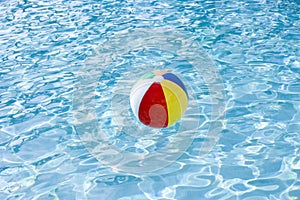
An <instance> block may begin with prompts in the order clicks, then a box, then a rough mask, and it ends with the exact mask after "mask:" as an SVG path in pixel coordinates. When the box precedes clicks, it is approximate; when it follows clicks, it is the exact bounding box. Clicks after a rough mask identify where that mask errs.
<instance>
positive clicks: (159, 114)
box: [130, 71, 188, 128]
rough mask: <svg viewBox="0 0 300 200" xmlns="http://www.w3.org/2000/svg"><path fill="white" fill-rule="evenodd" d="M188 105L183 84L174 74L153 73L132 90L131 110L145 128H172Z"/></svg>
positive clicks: (143, 77)
mask: <svg viewBox="0 0 300 200" xmlns="http://www.w3.org/2000/svg"><path fill="white" fill-rule="evenodd" d="M187 105H188V93H187V90H186V88H185V86H184V84H183V82H182V81H181V80H180V79H179V78H178V77H177V76H176V75H175V74H173V73H170V72H164V71H153V72H148V73H146V74H144V75H143V76H142V77H141V79H140V80H138V81H137V83H136V84H135V85H134V86H133V87H132V89H131V93H130V106H131V109H132V111H133V114H134V115H135V116H136V117H137V118H138V120H139V121H140V122H142V123H143V124H144V125H146V126H150V127H153V128H165V127H168V126H171V125H173V124H175V123H176V122H177V121H178V120H179V119H180V118H181V117H182V115H183V114H184V112H185V110H186V109H187Z"/></svg>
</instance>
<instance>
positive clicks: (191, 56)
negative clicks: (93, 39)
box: [73, 28, 225, 174]
mask: <svg viewBox="0 0 300 200" xmlns="http://www.w3.org/2000/svg"><path fill="white" fill-rule="evenodd" d="M137 49H142V50H145V49H158V50H159V51H167V52H172V53H173V54H175V55H177V56H178V57H179V58H180V59H181V60H186V61H187V62H188V63H189V64H190V65H191V66H192V69H191V71H192V72H193V73H194V74H197V75H198V76H201V77H202V79H203V80H204V82H205V84H206V85H207V87H208V89H209V95H210V98H211V102H212V103H211V105H212V109H211V120H210V122H209V123H210V124H209V125H210V126H209V128H208V130H207V134H206V140H205V141H204V142H203V143H202V146H201V150H200V153H199V155H200V156H201V155H204V154H205V153H207V152H210V151H211V150H212V148H213V147H214V145H215V144H216V142H217V141H218V138H219V135H220V132H221V130H222V128H223V122H222V119H223V115H224V110H225V103H224V101H225V96H224V93H223V92H224V88H223V84H222V80H221V78H220V76H219V74H218V72H217V70H216V68H215V65H214V64H213V62H212V61H211V59H210V58H209V56H208V55H207V53H205V51H204V50H203V49H202V48H201V46H200V45H199V44H198V43H197V42H195V41H193V40H191V39H189V38H188V37H187V36H185V35H184V34H180V33H178V32H177V31H176V30H174V29H172V28H164V29H160V28H152V29H142V28H141V29H136V30H134V31H132V32H125V33H120V34H116V35H114V36H112V37H110V38H109V39H108V40H107V41H105V42H103V43H102V44H101V45H100V46H99V47H98V48H96V49H95V55H93V56H92V57H90V58H89V59H88V60H87V61H86V64H85V66H84V67H83V68H82V69H81V71H80V73H79V74H78V75H79V76H78V78H79V83H78V85H77V88H76V90H75V93H74V98H73V112H74V119H75V124H76V129H77V131H78V133H79V135H80V138H81V140H82V142H83V144H84V145H85V146H86V147H87V149H88V150H89V151H90V152H91V154H92V155H93V156H94V157H95V158H97V159H98V160H99V162H101V163H102V164H105V165H107V166H109V167H111V168H112V169H114V170H115V171H121V172H126V173H133V174H147V173H155V174H158V173H159V170H161V169H163V168H165V167H166V166H169V165H172V164H174V162H175V161H176V160H177V159H178V158H179V157H180V156H181V155H182V154H183V153H184V152H185V151H186V149H187V148H188V147H189V146H190V145H191V143H192V141H193V138H194V135H195V134H196V133H198V132H199V120H200V114H199V112H198V111H199V99H197V97H196V95H195V92H194V90H195V89H197V87H193V84H195V82H194V83H188V81H184V80H183V82H185V84H186V87H187V92H188V93H189V98H190V99H189V105H188V108H187V110H186V112H185V114H184V116H183V118H182V119H181V120H180V123H179V124H177V125H176V126H171V127H174V128H173V129H172V131H169V132H168V134H171V133H172V132H175V134H171V136H169V138H168V139H167V141H168V142H167V144H165V145H163V146H160V147H157V148H156V150H154V151H148V150H145V149H143V152H130V151H126V150H124V149H122V148H121V147H118V146H117V145H115V144H114V143H113V141H111V140H110V137H109V135H111V134H113V133H115V132H118V134H121V135H123V136H124V137H125V136H128V135H130V136H133V137H134V138H137V140H139V141H143V142H145V141H152V142H154V143H155V142H156V140H155V139H154V138H153V137H154V136H158V135H162V133H161V132H160V131H159V130H157V131H155V130H153V128H145V127H142V126H140V124H137V123H135V121H137V120H136V119H135V117H134V116H133V115H131V114H130V110H131V109H130V103H129V99H130V97H129V95H130V91H131V89H132V87H133V86H134V83H135V81H136V80H139V79H140V78H141V76H142V75H143V74H145V72H148V71H155V70H161V71H163V70H166V71H174V70H176V69H172V65H170V66H169V67H168V66H156V67H155V66H153V65H152V64H149V65H147V64H146V65H140V66H134V65H132V66H131V68H130V69H128V68H126V70H124V73H122V74H121V78H119V79H118V80H117V84H115V85H114V87H113V88H112V89H111V91H109V89H107V90H103V91H102V93H103V94H102V95H104V94H105V96H103V98H110V103H108V105H107V106H106V107H108V109H109V112H107V113H109V114H107V115H111V116H109V119H107V123H104V121H106V117H107V115H106V116H104V115H103V116H102V117H101V120H100V125H99V121H98V118H97V116H96V114H95V106H96V102H95V90H96V88H97V85H98V81H99V77H100V76H101V75H102V74H103V72H104V71H105V70H106V69H107V68H108V66H110V65H112V64H115V62H116V61H117V60H118V59H120V58H122V56H126V55H128V54H129V52H135V51H137ZM168 68H169V69H168ZM116 70H121V69H120V68H117V69H116ZM180 75H181V76H182V77H183V78H184V79H186V78H187V79H188V78H190V74H189V75H188V76H185V73H184V72H182V73H180ZM195 81H197V80H195ZM107 87H108V86H107ZM108 88H109V87H108ZM185 92H186V91H185ZM100 95H101V94H100ZM183 108H185V106H183ZM134 112H135V114H136V111H134ZM176 119H177V117H176ZM171 123H174V122H171ZM101 124H102V125H101ZM152 136H153V137H152ZM151 137H152V138H151ZM121 142H122V141H121ZM138 145H139V146H143V145H144V144H143V143H142V144H138ZM136 146H137V145H136Z"/></svg>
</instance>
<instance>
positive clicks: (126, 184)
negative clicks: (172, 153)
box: [0, 0, 300, 200]
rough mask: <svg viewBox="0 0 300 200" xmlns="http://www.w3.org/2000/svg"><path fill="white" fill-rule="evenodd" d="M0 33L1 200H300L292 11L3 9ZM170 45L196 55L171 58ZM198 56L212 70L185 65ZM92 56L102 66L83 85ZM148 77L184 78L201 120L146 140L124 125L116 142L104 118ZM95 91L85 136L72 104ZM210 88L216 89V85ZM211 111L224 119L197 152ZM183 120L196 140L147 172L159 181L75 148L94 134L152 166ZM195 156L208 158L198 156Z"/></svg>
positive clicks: (250, 3)
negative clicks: (153, 73) (88, 86)
mask: <svg viewBox="0 0 300 200" xmlns="http://www.w3.org/2000/svg"><path fill="white" fill-rule="evenodd" d="M0 22H1V23H0V61H1V62H0V199H4V200H6V199H10V200H12V199H39V200H42V199H109V200H113V199H121V200H129V199H197V200H198V199H247V200H252V199H253V200H254V199H298V198H300V177H299V176H300V156H299V155H300V149H299V147H300V131H299V130H300V47H299V43H300V2H299V1H297V0H281V1H279V0H278V1H275V0H244V1H238V0H234V1H225V0H220V1H189V0H187V1H168V0H163V1H140V0H137V1H95V0H80V1H55V2H53V1H34V0H33V1H27V0H24V1H15V0H10V1H8V0H1V1H0ZM157 30H159V31H157ZM139 33H140V34H139ZM144 33H147V34H146V36H147V37H142V36H144V35H142V34H144ZM175 36H176V37H177V36H178V37H177V38H179V39H178V41H177V40H176V39H174V38H175ZM115 38H117V39H115ZM145 38H154V40H153V41H154V42H153V43H151V44H150V43H145V41H149V40H145ZM170 38H171V39H170ZM170 40H171V41H170ZM173 40H174V41H175V43H176V42H178V43H180V44H177V43H176V45H183V46H184V44H185V42H189V41H194V42H195V43H197V44H198V46H197V45H196V46H195V45H194V46H193V45H191V46H190V49H188V48H184V49H181V50H182V51H180V49H177V50H175V49H174V48H173V49H170V48H168V44H171V43H172V44H173ZM122 41H127V42H128V43H122ZM162 42H165V43H162ZM181 43H182V44H181ZM112 44H114V45H112ZM119 44H122V45H123V46H122V45H119ZM124 44H125V45H124ZM126 44H131V45H132V46H135V45H138V44H139V45H140V46H137V47H136V48H133V49H130V48H131V47H132V46H130V45H129V46H126ZM146 44H147V45H148V46H147V48H146V47H145V49H143V46H145V45H146ZM121 46H122V47H121ZM125 47H126V48H125ZM174 47H176V46H174ZM121 48H122V51H121V50H120V49H121ZM128 49H129V50H130V52H129V50H128ZM125 50H128V52H125ZM172 50H174V52H176V53H174V52H173V51H172ZM202 50H203V51H202ZM198 51H199V52H201V54H202V55H204V57H209V59H211V62H206V63H209V64H208V65H205V66H202V71H199V70H198V71H197V68H196V67H195V66H196V65H197V63H198V64H203V63H204V62H202V61H204V60H201V62H197V61H198V60H197V59H196V58H195V60H185V59H182V56H184V55H194V54H195V52H198ZM179 53H180V56H179ZM105 56H107V57H105ZM91 58H95V59H92V61H94V65H93V66H98V68H95V69H94V71H92V72H93V73H94V72H95V73H94V76H93V74H91V75H90V76H89V77H91V78H90V79H89V80H86V81H85V79H84V80H82V77H85V76H81V75H82V74H83V69H87V68H86V66H88V65H87V61H88V60H91ZM100 58H101V59H102V60H100ZM109 59H111V60H112V61H111V62H108V61H107V60H109ZM191 59H192V58H191ZM103 63H105V65H102V64H103ZM106 64H107V65H106ZM152 65H153V66H155V67H153V69H154V68H155V69H168V70H175V72H177V74H178V75H179V76H180V77H181V78H183V80H184V82H185V84H186V85H187V87H188V88H189V91H190V93H189V94H190V95H191V96H190V110H192V109H191V105H193V106H195V108H196V109H195V113H196V114H195V115H194V116H193V117H194V118H193V119H192V120H191V118H190V117H191V116H192V114H193V113H189V112H188V113H187V117H184V118H183V119H182V122H179V123H178V124H177V125H175V126H174V127H173V128H171V129H166V130H162V131H161V132H156V130H155V131H152V130H148V129H147V130H148V131H149V132H143V133H151V134H153V135H151V134H150V135H149V136H148V135H146V134H144V135H138V134H136V132H135V130H136V129H134V130H132V129H130V127H131V126H130V127H129V128H128V129H125V128H124V130H126V131H127V133H130V134H132V135H127V136H126V137H124V135H126V134H122V131H123V129H122V127H121V129H122V130H121V131H119V130H117V128H120V127H118V126H112V122H110V121H109V119H110V118H109V117H107V115H108V114H107V113H109V112H107V110H109V109H110V107H109V106H113V105H112V103H113V102H118V103H119V104H118V105H122V106H123V105H127V104H126V102H127V101H126V99H125V100H122V99H118V98H117V99H113V96H110V95H111V94H112V93H114V92H115V93H116V92H119V90H121V91H127V89H129V90H130V84H132V83H133V81H134V80H129V79H130V78H129V77H132V79H136V78H137V76H138V74H139V73H142V74H144V73H145V72H144V70H147V69H148V68H149V69H151V70H152V67H151V66H152ZM99 66H102V68H101V67H99ZM149 66H150V67H149ZM206 66H207V70H206V71H205V70H204V69H206V68H205V67H206ZM88 69H89V70H90V68H88ZM131 69H134V70H136V71H133V72H130V70H131ZM139 69H140V71H139ZM200 72H201V73H200ZM215 72H217V73H215ZM212 74H214V75H212ZM98 75H99V76H98ZM205 77H206V78H205ZM91 80H96V82H95V83H96V84H95V83H93V84H95V85H96V87H95V88H93V91H94V90H95V94H96V95H95V96H92V97H93V99H94V100H93V101H94V102H95V103H96V105H95V107H90V108H85V109H87V110H88V111H90V110H95V112H94V113H95V114H94V115H93V116H97V123H96V122H95V121H93V122H94V123H95V124H93V125H94V126H90V127H89V126H85V125H86V124H84V123H83V122H80V121H78V120H77V119H78V118H77V117H76V116H77V115H76V114H78V112H74V110H75V111H79V110H80V108H82V107H80V104H76V103H74V101H75V102H79V103H80V102H81V101H80V100H81V98H79V97H78V95H77V94H78V91H79V92H86V90H84V89H82V88H80V85H83V84H85V83H86V82H87V83H88V81H91ZM211 80H222V87H216V84H215V83H216V82H215V81H212V82H211V83H209V81H211ZM218 84H219V82H218ZM118 86H120V88H121V89H120V88H118ZM122 88H125V89H124V90H122ZM221 88H222V91H218V90H217V89H221ZM80 89H81V90H80ZM212 89H214V91H215V92H216V93H215V96H214V93H213V92H212ZM218 92H219V93H218ZM106 93H107V94H106ZM82 94H86V96H88V95H90V93H82ZM104 94H105V95H104ZM117 94H122V92H119V93H117ZM216 94H219V95H221V96H219V97H217V95H216ZM222 94H224V97H223V96H222ZM123 95H124V94H123ZM80 97H84V96H80ZM82 99H84V98H82ZM123 99H124V98H123ZM220 99H221V100H222V101H220ZM119 100H120V101H119ZM121 100H122V101H121ZM216 101H217V102H218V101H219V102H221V103H224V105H225V106H224V107H223V106H220V105H221V104H217V105H219V107H218V108H222V109H220V111H218V112H220V113H226V115H224V116H222V117H223V118H222V126H221V127H222V130H221V132H220V134H219V135H217V136H218V137H217V138H215V139H216V140H215V143H205V141H206V139H207V138H210V136H211V135H210V132H209V131H208V130H210V129H212V128H211V127H213V128H214V127H215V126H213V123H214V122H213V121H212V116H213V113H214V108H215V106H216V104H215V102H216ZM124 102H125V103H124ZM222 105H223V104H222ZM122 106H120V107H122ZM123 108H124V106H123ZM123 108H122V109H123ZM117 109H118V108H116V109H115V110H117ZM82 110H84V109H81V110H80V111H82ZM120 111H121V110H120ZM122 111H123V110H122ZM74 113H75V114H74ZM83 113H84V112H83ZM87 113H88V112H87ZM104 114H105V115H104ZM125 115H126V116H127V117H129V118H130V117H131V116H132V115H131V114H130V111H128V110H127V111H126V113H125ZM125 115H123V114H120V115H119V113H118V112H117V113H115V114H114V115H112V116H117V117H118V120H119V119H121V121H122V120H123V121H122V123H124V127H125V125H126V123H125V122H126V119H127V118H119V117H120V116H121V117H124V116H125ZM89 116H90V115H89ZM195 116H196V117H195ZM85 119H87V118H85ZM130 119H131V118H130ZM189 119H190V120H189ZM87 120H88V119H87ZM106 120H108V121H106ZM184 120H186V121H187V124H188V123H189V122H191V121H192V122H195V121H196V122H197V127H196V128H195V127H193V131H194V132H192V133H193V135H191V137H190V139H191V140H188V142H185V141H187V140H182V143H181V145H187V147H185V148H181V146H178V149H180V150H184V152H182V154H180V155H179V157H176V159H175V160H174V161H173V162H170V163H168V165H167V164H166V165H164V166H163V167H162V168H160V167H159V166H160V163H159V162H154V165H153V168H155V167H157V166H158V168H159V169H158V171H151V172H150V171H149V170H148V168H147V170H146V172H145V173H143V172H144V171H143V170H144V169H145V168H141V169H142V170H140V171H139V173H137V172H138V170H137V171H133V170H131V171H130V170H126V169H131V168H126V169H125V168H123V167H122V166H119V165H118V162H117V161H118V160H117V161H116V160H114V159H115V158H118V157H114V155H115V154H112V155H113V156H112V155H107V154H105V155H104V156H106V157H104V156H103V157H101V159H100V158H99V157H97V155H95V151H91V149H90V147H91V146H89V145H90V144H92V142H91V141H90V140H89V142H90V143H86V140H85V137H82V136H83V134H82V130H84V131H85V132H84V134H94V132H92V131H91V130H93V128H95V127H96V126H97V124H99V126H100V127H101V128H102V129H105V130H106V128H107V127H110V128H112V130H113V131H111V132H110V131H108V132H105V133H106V137H107V138H109V139H110V140H109V142H108V143H105V144H109V145H110V146H105V148H106V150H107V149H108V148H110V147H113V146H118V147H119V148H120V149H123V150H124V151H125V149H126V148H127V149H126V151H133V152H135V153H136V154H139V155H140V154H141V155H143V156H144V155H148V154H149V155H152V153H155V152H157V151H159V150H160V149H163V148H164V147H167V146H168V144H169V143H171V142H172V138H174V137H175V138H176V136H178V135H180V134H181V133H182V132H184V131H187V132H189V130H188V128H191V126H183V125H184V122H185V121H184ZM118 123H119V124H120V122H118ZM134 123H135V125H136V126H139V124H138V122H137V121H135V122H134ZM82 124H83V125H84V126H82ZM119 124H117V125H119ZM80 125H81V126H80ZM89 125H90V124H89ZM194 125H195V124H194V123H193V126H194ZM182 127H183V128H182ZM219 127H220V126H219ZM141 129H143V128H141ZM89 130H90V131H91V133H90V132H89ZM107 130H108V129H107ZM143 130H144V129H143ZM212 130H213V129H212ZM189 133H191V132H189ZM110 134H111V135H110ZM138 137H143V138H145V140H139V138H138ZM149 138H150V139H149ZM153 138H154V139H155V138H158V140H157V141H154V142H157V144H155V145H152V143H151V142H153ZM148 139H149V140H148ZM151 139H152V140H151ZM187 139H188V138H187ZM110 141H111V142H110ZM124 141H125V142H124ZM142 141H143V142H144V143H143V142H142ZM145 141H146V142H145ZM101 142H103V141H102V140H101V141H95V142H94V143H97V145H98V144H99V143H101ZM147 142H148V143H147ZM149 143H151V144H149ZM137 144H138V145H137ZM204 144H210V148H209V151H208V152H206V153H201V150H200V149H201V145H204ZM179 145H180V144H179ZM208 146H209V145H208ZM133 147H135V148H133ZM103 149H104V148H103ZM103 149H102V150H103ZM174 149H177V147H176V148H174ZM174 149H171V150H174ZM199 152H200V153H199ZM100 153H101V152H100ZM136 154H135V155H136ZM116 155H119V154H116ZM122 155H123V154H122ZM129 155H131V154H129ZM107 156H111V157H107ZM104 158H105V159H104ZM111 160H113V161H114V163H113V164H111V163H110V164H109V163H108V161H111ZM104 161H105V162H104ZM161 161H162V162H163V161H165V158H164V159H162V160H161ZM124 162H125V161H124V160H123V161H122V163H124ZM150 163H151V162H150ZM152 164H153V163H152ZM136 169H138V168H136Z"/></svg>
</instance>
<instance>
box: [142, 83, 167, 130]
mask: <svg viewBox="0 0 300 200" xmlns="http://www.w3.org/2000/svg"><path fill="white" fill-rule="evenodd" d="M138 115H139V119H140V121H141V122H142V123H143V124H145V125H147V126H151V127H154V128H164V127H167V126H168V110H167V103H166V99H165V95H164V93H163V89H162V87H161V85H160V83H157V82H155V83H153V84H152V85H151V86H150V87H149V89H148V90H147V92H146V93H145V95H144V97H143V98H142V101H141V104H140V107H139V114H138Z"/></svg>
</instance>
